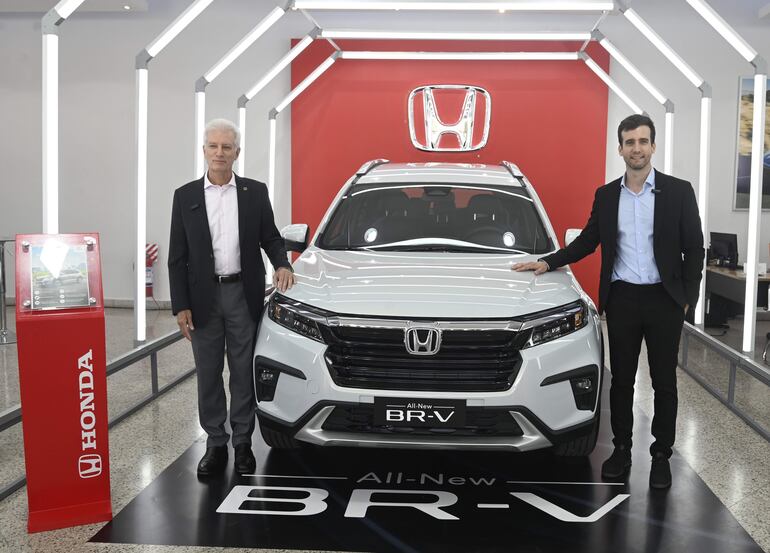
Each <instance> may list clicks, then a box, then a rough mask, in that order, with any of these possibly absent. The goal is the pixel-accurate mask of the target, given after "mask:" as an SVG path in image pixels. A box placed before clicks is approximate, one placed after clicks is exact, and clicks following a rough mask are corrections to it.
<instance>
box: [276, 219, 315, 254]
mask: <svg viewBox="0 0 770 553" xmlns="http://www.w3.org/2000/svg"><path fill="white" fill-rule="evenodd" d="M309 233H310V228H309V227H308V226H307V225H288V226H285V227H283V228H282V229H281V236H282V237H283V240H284V242H285V243H286V250H287V251H290V252H297V253H302V252H304V251H305V250H306V249H307V241H308V238H309V236H308V235H309Z"/></svg>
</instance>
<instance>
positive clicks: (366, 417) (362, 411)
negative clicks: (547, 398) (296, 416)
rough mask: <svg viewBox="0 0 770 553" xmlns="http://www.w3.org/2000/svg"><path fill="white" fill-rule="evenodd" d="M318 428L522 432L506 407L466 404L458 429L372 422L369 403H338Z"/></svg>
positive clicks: (434, 432)
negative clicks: (492, 408)
mask: <svg viewBox="0 0 770 553" xmlns="http://www.w3.org/2000/svg"><path fill="white" fill-rule="evenodd" d="M322 428H323V429H324V430H328V431H333V432H355V433H366V434H389V435H392V436H399V435H409V436H452V437H460V436H463V437H465V436H480V437H493V436H500V437H508V436H521V435H523V432H522V430H521V427H520V426H519V425H518V424H517V423H516V421H515V420H514V418H513V417H512V416H511V414H510V413H509V412H508V411H506V410H489V409H481V408H473V407H469V408H468V409H467V411H466V413H465V425H464V426H462V427H459V428H430V427H416V426H399V427H394V426H390V425H376V424H374V407H373V406H371V405H360V406H351V405H338V406H336V407H335V408H334V411H332V413H331V414H330V415H329V416H328V417H327V418H326V420H325V421H324V423H323V425H322Z"/></svg>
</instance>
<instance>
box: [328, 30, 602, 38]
mask: <svg viewBox="0 0 770 553" xmlns="http://www.w3.org/2000/svg"><path fill="white" fill-rule="evenodd" d="M321 37H322V38H333V39H379V40H533V41H536V40H537V41H539V40H590V38H591V33H581V32H575V33H449V32H434V31H427V32H426V31H358V30H350V31H348V30H338V29H324V30H323V31H321Z"/></svg>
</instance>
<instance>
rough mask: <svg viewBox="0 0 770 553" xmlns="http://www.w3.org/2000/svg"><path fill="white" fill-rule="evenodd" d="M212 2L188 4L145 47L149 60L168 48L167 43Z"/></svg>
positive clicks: (197, 0) (197, 1) (204, 1)
mask: <svg viewBox="0 0 770 553" xmlns="http://www.w3.org/2000/svg"><path fill="white" fill-rule="evenodd" d="M211 2H213V0H195V1H194V2H193V3H192V4H190V5H189V6H188V7H187V9H186V10H185V11H183V12H182V13H181V14H180V15H179V17H177V18H176V19H175V20H174V21H172V22H171V25H169V26H168V27H166V28H165V29H164V30H163V32H162V33H161V34H160V35H158V36H157V37H156V38H155V40H153V41H152V42H151V43H150V45H149V46H147V48H146V50H147V54H149V56H150V57H151V58H154V57H156V56H157V55H158V54H159V53H160V51H161V50H163V49H164V48H165V47H166V46H168V44H169V42H171V41H172V40H174V38H176V36H177V35H178V34H179V33H181V32H182V31H183V30H184V28H185V27H187V26H188V25H189V24H190V23H191V22H192V21H193V19H195V18H196V17H198V16H199V15H200V13H201V12H202V11H203V10H205V9H206V8H207V7H208V6H209V4H211Z"/></svg>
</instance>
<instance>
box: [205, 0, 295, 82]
mask: <svg viewBox="0 0 770 553" xmlns="http://www.w3.org/2000/svg"><path fill="white" fill-rule="evenodd" d="M284 13H286V12H285V11H284V10H283V9H282V8H278V7H276V8H273V11H271V12H270V13H269V14H267V16H266V17H265V18H264V19H262V21H260V22H259V23H258V24H257V25H256V26H255V27H254V28H253V29H252V30H251V31H250V32H249V33H248V34H247V35H246V36H244V37H243V38H242V39H241V40H240V41H239V42H238V44H236V45H235V46H233V48H232V49H231V50H230V51H229V52H227V53H226V54H225V55H224V56H222V59H220V60H219V61H218V62H217V63H216V64H214V67H212V68H211V69H209V70H208V72H207V73H206V74H205V75H203V77H204V78H205V79H206V80H207V81H208V82H213V81H214V79H216V78H217V77H218V76H219V74H220V73H222V71H224V70H225V69H227V67H228V66H229V65H230V64H231V63H233V61H235V60H236V59H237V58H238V56H240V55H241V54H243V52H245V51H246V49H247V48H248V47H249V46H251V45H252V44H254V42H256V40H257V39H258V38H259V37H261V36H262V35H263V34H264V33H265V31H267V30H268V29H269V28H270V27H272V26H273V25H274V24H275V22H276V21H278V20H279V19H281V17H282V16H283V14H284Z"/></svg>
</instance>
